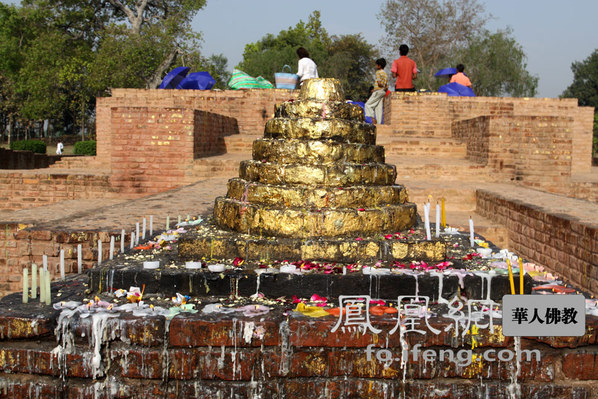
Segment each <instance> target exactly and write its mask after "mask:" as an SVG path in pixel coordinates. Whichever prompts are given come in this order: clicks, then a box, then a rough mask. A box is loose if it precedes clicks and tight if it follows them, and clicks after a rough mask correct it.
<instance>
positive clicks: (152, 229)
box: [150, 215, 154, 236]
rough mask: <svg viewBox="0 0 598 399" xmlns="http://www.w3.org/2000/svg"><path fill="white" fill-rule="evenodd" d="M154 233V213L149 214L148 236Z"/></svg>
mask: <svg viewBox="0 0 598 399" xmlns="http://www.w3.org/2000/svg"><path fill="white" fill-rule="evenodd" d="M151 235H154V215H150V236H151Z"/></svg>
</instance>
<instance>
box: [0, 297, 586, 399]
mask: <svg viewBox="0 0 598 399" xmlns="http://www.w3.org/2000/svg"><path fill="white" fill-rule="evenodd" d="M30 306H31V307H33V306H35V305H34V304H30ZM201 306H202V305H199V306H198V307H201ZM46 308H47V307H46ZM38 309H39V307H38ZM41 309H44V308H43V307H42V308H41ZM56 313H57V312H54V315H53V316H51V315H48V312H47V311H44V310H41V311H39V310H38V312H37V314H36V315H35V316H16V317H15V316H10V315H5V314H2V315H0V344H1V351H0V356H1V357H0V358H1V359H2V362H0V386H2V387H3V389H4V392H8V394H6V393H5V394H4V396H2V391H0V396H2V397H10V398H14V399H21V398H31V397H32V394H37V396H35V397H39V398H42V397H43V398H46V397H48V398H49V397H52V398H54V397H56V398H58V397H64V398H81V399H88V398H89V399H92V398H93V399H104V398H106V399H108V398H129V397H135V398H141V397H147V398H158V397H159V398H162V397H168V398H202V399H208V398H233V397H234V398H256V397H263V398H289V399H291V398H295V399H302V398H309V397H314V398H315V397H318V398H354V399H358V398H362V399H388V398H410V399H424V398H426V399H427V398H445V399H462V398H486V397H488V398H584V399H590V398H596V397H597V395H598V385H597V384H596V382H597V375H598V349H597V347H596V344H595V342H596V340H597V333H596V331H597V327H598V321H597V320H596V317H591V316H588V317H587V328H586V331H587V332H586V334H585V335H584V336H583V337H538V338H533V337H531V338H530V337H527V338H521V339H520V347H519V349H515V348H516V346H515V345H516V344H515V339H514V338H512V337H505V336H503V335H502V334H501V329H500V327H499V326H496V327H495V329H494V332H493V333H491V332H490V331H489V329H486V328H480V330H479V333H478V334H476V336H475V345H474V343H473V338H471V337H470V336H469V335H465V336H464V337H463V338H461V337H458V338H455V337H454V336H453V330H449V329H450V327H451V322H452V320H450V319H444V320H442V321H441V320H440V318H439V317H431V318H430V319H429V320H426V321H427V322H429V323H430V324H432V325H433V326H434V327H435V328H438V329H440V330H441V331H442V332H441V333H440V335H434V334H433V333H431V332H427V333H424V334H423V335H420V334H417V333H413V332H411V333H405V334H404V335H403V334H399V333H398V332H396V333H394V334H388V331H389V330H390V329H392V328H393V327H394V325H395V324H396V320H394V318H391V317H375V316H374V317H372V319H373V320H372V323H373V324H374V325H375V326H376V327H377V328H380V329H382V332H381V333H380V334H372V333H370V332H366V333H360V332H358V331H346V332H344V331H343V332H341V331H340V330H339V331H337V332H336V333H331V331H330V330H331V329H332V328H333V326H334V324H335V323H336V317H333V316H326V317H321V318H317V319H316V318H308V317H305V316H302V315H299V314H297V313H293V312H289V313H291V314H290V315H282V311H281V310H273V311H272V312H270V313H269V314H268V315H265V316H261V317H253V318H246V317H232V316H230V315H228V316H226V317H222V316H218V315H216V316H214V315H202V314H201V313H197V314H190V313H181V314H178V315H176V316H175V317H174V318H172V319H170V318H168V319H166V318H165V317H164V316H159V315H144V316H135V315H132V314H131V313H124V314H121V315H120V316H116V317H113V318H108V317H106V316H107V314H106V313H104V312H102V313H95V314H94V313H92V314H91V315H90V316H89V317H86V318H82V317H77V316H72V317H70V316H68V315H67V316H66V317H65V319H64V320H62V324H61V325H60V326H59V327H58V328H56V325H57V321H56V318H57V315H56ZM418 321H421V320H418ZM495 323H498V321H495ZM421 325H423V322H422V323H421ZM421 325H420V324H416V326H417V327H422V326H421ZM423 327H424V329H425V326H423ZM403 328H406V327H405V325H403V326H402V327H401V329H403ZM445 328H447V330H448V332H444V331H443V330H444V329H445ZM59 334H62V337H61V336H60V335H59ZM56 335H59V336H58V337H57V336H56ZM402 337H403V338H402ZM401 338H402V340H401ZM57 341H58V343H59V344H65V343H68V347H67V348H68V349H66V350H65V349H63V350H59V351H56V350H55V348H56V347H57ZM65 345H66V344H65ZM368 345H369V346H370V352H368V351H367V349H366V348H367V347H368ZM415 345H419V347H418V350H419V352H418V354H416V355H415V356H414V355H413V353H414V352H413V351H414V348H415ZM472 347H475V349H473V350H472V352H473V353H474V354H475V355H476V358H475V359H474V361H473V362H472V363H471V364H464V363H465V362H462V361H457V362H451V361H449V360H448V357H447V356H446V355H442V356H443V357H442V360H440V356H441V355H440V354H441V353H442V352H441V351H445V353H446V352H449V353H453V354H455V353H457V352H458V351H461V350H465V351H466V350H469V349H471V348H472ZM380 349H385V350H386V351H387V352H386V353H387V354H388V355H390V357H391V359H392V361H391V362H390V364H389V365H385V364H384V362H382V361H380V360H378V358H377V351H378V350H380ZM53 350H54V351H53ZM403 350H406V351H407V355H406V356H405V362H404V363H402V362H401V361H400V360H399V359H400V356H401V353H402V351H403ZM523 350H525V351H526V352H523ZM486 351H489V352H488V353H489V354H488V357H489V358H490V359H494V361H488V360H487V359H483V358H482V354H484V353H486ZM531 351H537V352H536V353H538V352H539V354H540V356H538V355H537V354H533V353H532V352H531ZM423 352H426V353H427V354H426V355H423ZM514 352H517V356H520V357H521V359H520V360H515V359H514V356H515V355H514ZM465 353H466V352H463V354H465ZM431 355H434V357H431ZM424 356H426V357H427V358H428V360H425V358H424ZM461 356H462V354H459V355H457V356H455V359H458V358H461ZM381 358H382V359H384V357H383V356H381ZM90 359H94V362H92V361H91V360H90ZM430 359H432V360H430ZM498 359H502V360H504V361H499V360H498ZM94 363H95V367H96V368H95V369H94Z"/></svg>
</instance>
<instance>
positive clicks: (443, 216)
mask: <svg viewBox="0 0 598 399" xmlns="http://www.w3.org/2000/svg"><path fill="white" fill-rule="evenodd" d="M440 226H442V228H443V229H444V228H445V227H446V212H445V210H444V197H442V198H441V199H440Z"/></svg>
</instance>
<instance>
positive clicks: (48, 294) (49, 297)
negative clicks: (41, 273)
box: [45, 272, 52, 305]
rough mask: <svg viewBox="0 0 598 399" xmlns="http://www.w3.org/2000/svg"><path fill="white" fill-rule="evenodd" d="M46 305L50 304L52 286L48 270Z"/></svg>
mask: <svg viewBox="0 0 598 399" xmlns="http://www.w3.org/2000/svg"><path fill="white" fill-rule="evenodd" d="M45 275H46V305H51V304H52V286H51V285H50V272H46V273H45Z"/></svg>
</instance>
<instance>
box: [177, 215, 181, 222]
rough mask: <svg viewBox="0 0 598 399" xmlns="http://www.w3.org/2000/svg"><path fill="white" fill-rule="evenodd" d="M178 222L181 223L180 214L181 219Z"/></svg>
mask: <svg viewBox="0 0 598 399" xmlns="http://www.w3.org/2000/svg"><path fill="white" fill-rule="evenodd" d="M177 223H181V215H179V221H178V222H177Z"/></svg>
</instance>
